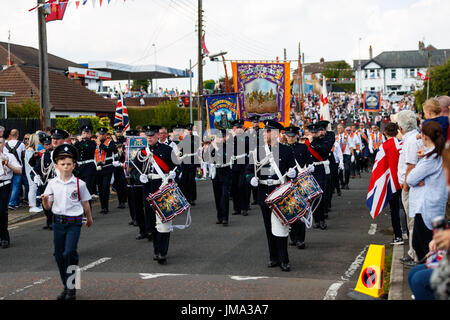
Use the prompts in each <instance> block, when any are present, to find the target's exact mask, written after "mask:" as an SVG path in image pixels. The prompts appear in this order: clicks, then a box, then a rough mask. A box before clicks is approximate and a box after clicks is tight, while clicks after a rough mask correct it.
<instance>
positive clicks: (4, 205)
mask: <svg viewBox="0 0 450 320" xmlns="http://www.w3.org/2000/svg"><path fill="white" fill-rule="evenodd" d="M4 151H5V138H3V137H0V245H1V247H2V248H3V249H6V248H8V247H9V244H10V238H9V232H8V203H9V198H10V195H11V190H12V185H11V180H12V179H13V175H14V174H21V173H22V167H21V166H20V164H19V162H18V161H17V159H16V158H15V157H14V156H13V155H12V154H10V153H5V152H4Z"/></svg>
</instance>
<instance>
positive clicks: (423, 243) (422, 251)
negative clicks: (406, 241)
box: [412, 213, 433, 261]
mask: <svg viewBox="0 0 450 320" xmlns="http://www.w3.org/2000/svg"><path fill="white" fill-rule="evenodd" d="M431 240H433V231H432V230H430V229H428V228H427V226H426V225H425V223H424V222H423V218H422V215H421V214H420V213H417V214H416V215H415V217H414V231H413V239H412V245H413V248H414V251H415V252H416V255H417V259H418V260H419V261H420V260H422V259H423V258H425V256H426V255H427V253H428V252H429V251H430V250H429V248H428V244H429V243H430V241H431Z"/></svg>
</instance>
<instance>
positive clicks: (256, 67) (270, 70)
mask: <svg viewBox="0 0 450 320" xmlns="http://www.w3.org/2000/svg"><path fill="white" fill-rule="evenodd" d="M231 67H232V69H233V81H234V88H235V89H236V91H238V115H239V118H240V119H242V120H245V121H248V119H249V118H250V117H252V116H254V115H258V116H260V120H261V121H264V120H269V119H270V120H275V121H277V122H279V123H281V124H282V125H284V126H285V127H287V126H289V125H290V100H291V88H290V85H291V79H290V63H289V62H251V61H249V62H232V63H231ZM246 126H248V123H246Z"/></svg>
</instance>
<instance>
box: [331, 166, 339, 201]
mask: <svg viewBox="0 0 450 320" xmlns="http://www.w3.org/2000/svg"><path fill="white" fill-rule="evenodd" d="M330 171H331V190H330V192H329V194H330V204H331V200H332V199H333V193H334V190H336V191H337V192H338V193H339V192H341V186H340V183H339V165H338V164H337V163H336V162H335V163H330Z"/></svg>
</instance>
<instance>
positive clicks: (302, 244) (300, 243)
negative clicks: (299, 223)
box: [296, 241, 306, 249]
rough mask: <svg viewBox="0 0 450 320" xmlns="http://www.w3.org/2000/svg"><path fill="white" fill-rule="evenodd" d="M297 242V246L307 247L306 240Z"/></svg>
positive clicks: (300, 247)
mask: <svg viewBox="0 0 450 320" xmlns="http://www.w3.org/2000/svg"><path fill="white" fill-rule="evenodd" d="M296 244H297V248H299V249H305V248H306V244H305V243H304V242H300V241H297V243H296Z"/></svg>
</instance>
